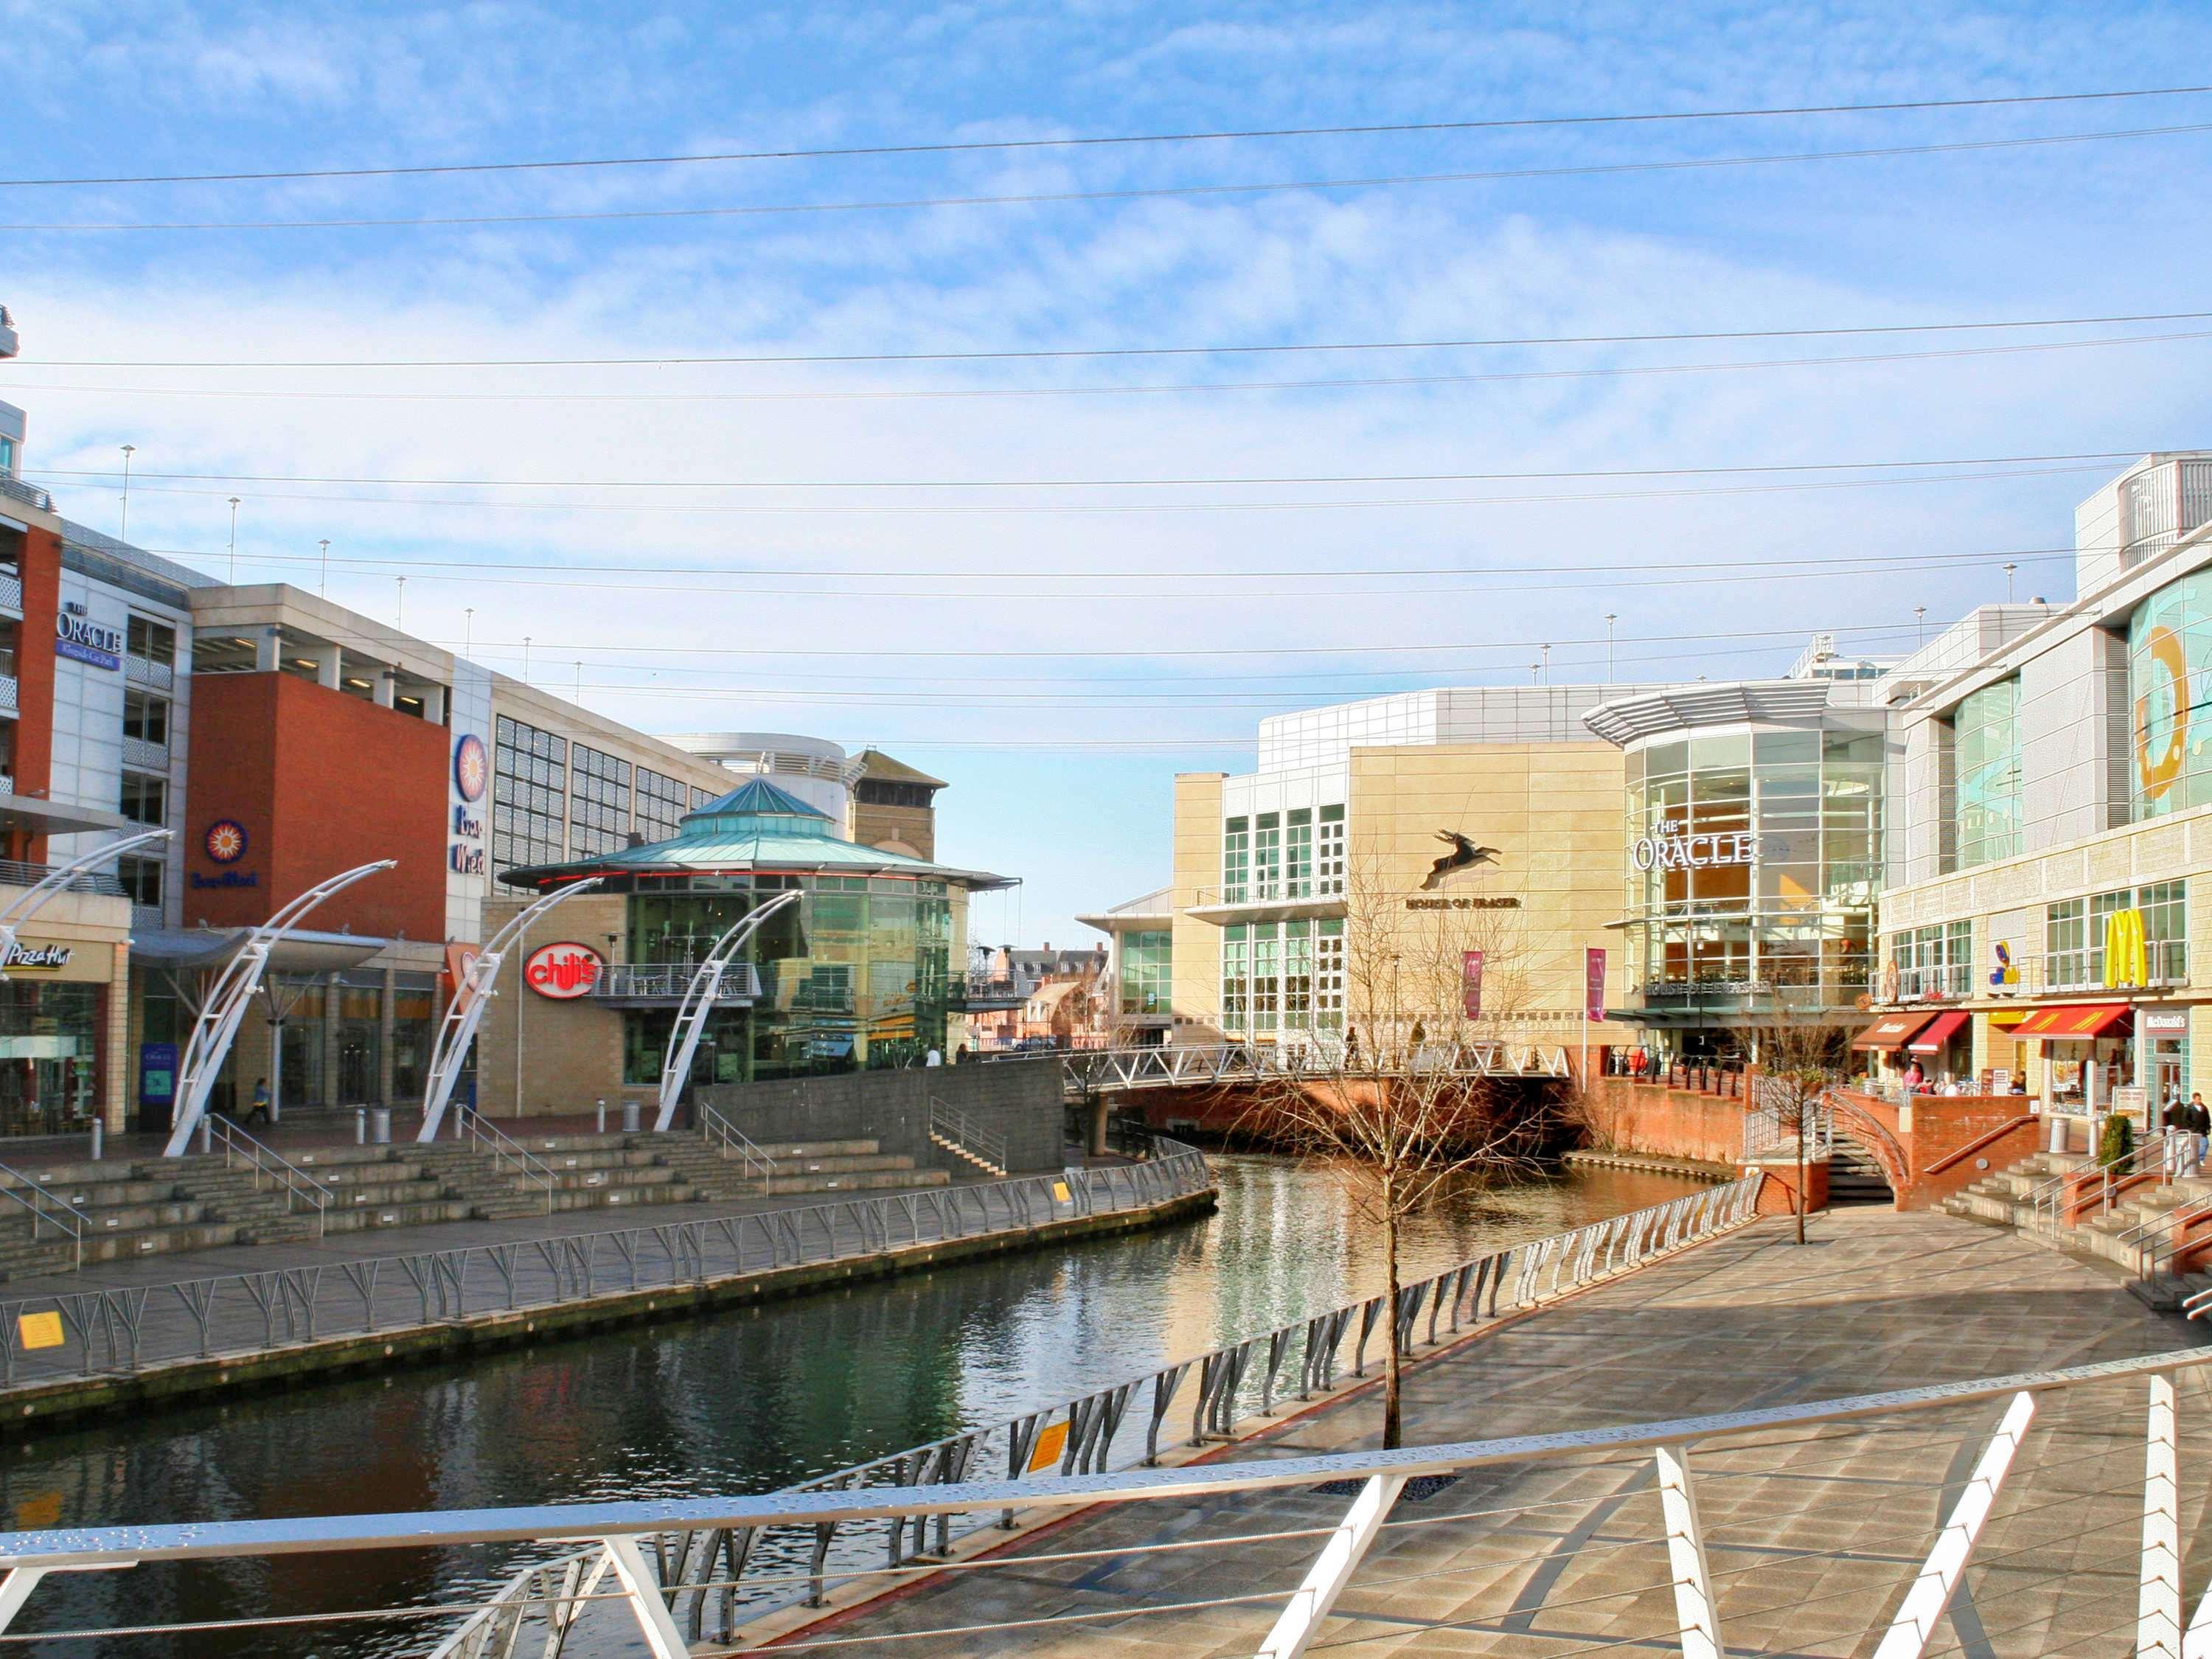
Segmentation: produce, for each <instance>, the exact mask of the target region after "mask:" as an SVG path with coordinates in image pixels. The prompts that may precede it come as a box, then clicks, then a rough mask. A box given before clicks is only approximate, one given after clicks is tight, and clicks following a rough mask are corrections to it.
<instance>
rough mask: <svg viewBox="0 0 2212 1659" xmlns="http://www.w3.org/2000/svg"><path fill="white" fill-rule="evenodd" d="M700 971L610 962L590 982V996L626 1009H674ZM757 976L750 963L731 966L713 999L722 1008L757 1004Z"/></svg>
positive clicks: (675, 965)
mask: <svg viewBox="0 0 2212 1659" xmlns="http://www.w3.org/2000/svg"><path fill="white" fill-rule="evenodd" d="M698 971H699V967H698V964H697V963H690V962H669V963H660V962H611V963H608V964H607V965H606V966H605V968H602V969H600V970H599V977H598V978H597V979H596V980H593V981H592V990H591V995H592V1000H595V1001H599V1002H606V1003H613V1004H617V1005H619V1006H625V1007H631V1008H647V1007H669V1008H672V1007H674V1006H676V1005H677V1004H678V1003H679V1002H681V1001H683V1000H684V993H685V992H687V991H689V990H690V988H691V981H692V978H693V976H694V975H696V974H697V973H698ZM760 994H761V990H760V975H759V974H758V973H757V972H756V971H755V969H754V968H753V965H752V963H750V962H733V963H731V964H730V965H729V966H728V967H727V968H726V969H723V970H722V988H721V992H720V994H719V995H718V996H717V997H716V998H715V999H714V1000H715V1001H717V1002H719V1003H725V1004H732V1005H736V1004H750V1003H753V1002H757V1001H758V1000H760Z"/></svg>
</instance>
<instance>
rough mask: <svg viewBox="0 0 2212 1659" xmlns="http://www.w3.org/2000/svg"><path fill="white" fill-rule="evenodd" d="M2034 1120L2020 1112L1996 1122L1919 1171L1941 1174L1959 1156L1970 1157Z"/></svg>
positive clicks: (1930, 1174)
mask: <svg viewBox="0 0 2212 1659" xmlns="http://www.w3.org/2000/svg"><path fill="white" fill-rule="evenodd" d="M2034 1121H2035V1118H2034V1116H2033V1115H2032V1114H2029V1113H2022V1114H2021V1115H2020V1116H2018V1117H2015V1118H2012V1119H2010V1120H2008V1121H2006V1122H2003V1123H2000V1124H1998V1125H1997V1127H1996V1128H1994V1129H1990V1130H1988V1131H1986V1132H1985V1133H1982V1134H1978V1135H1976V1136H1975V1137H1974V1138H1973V1139H1972V1140H1970V1141H1968V1142H1967V1143H1966V1145H1965V1146H1961V1147H1960V1148H1959V1150H1958V1151H1956V1152H1946V1153H1945V1154H1944V1155H1943V1156H1942V1158H1937V1159H1936V1161H1935V1162H1934V1163H1933V1164H1929V1165H1928V1166H1927V1168H1925V1169H1923V1170H1921V1172H1920V1173H1921V1174H1923V1175H1924V1176H1932V1175H1942V1173H1943V1171H1944V1170H1948V1169H1949V1168H1950V1167H1951V1166H1952V1165H1953V1164H1956V1163H1958V1162H1959V1161H1960V1159H1961V1158H1972V1156H1973V1155H1974V1154H1975V1153H1976V1152H1980V1151H1981V1150H1982V1148H1983V1147H1984V1146H1993V1145H1995V1144H1996V1142H1998V1141H2000V1140H2002V1139H2004V1138H2005V1137H2006V1136H2007V1135H2008V1134H2010V1133H2012V1132H2013V1131H2014V1130H2015V1129H2017V1128H2018V1127H2020V1126H2021V1124H2023V1123H2033V1122H2034Z"/></svg>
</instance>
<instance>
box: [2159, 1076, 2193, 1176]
mask: <svg viewBox="0 0 2212 1659" xmlns="http://www.w3.org/2000/svg"><path fill="white" fill-rule="evenodd" d="M2188 1120H2189V1112H2188V1109H2187V1108H2186V1107H2185V1106H2183V1105H2182V1103H2181V1097H2180V1096H2179V1095H2178V1094H2169V1095H2168V1096H2166V1109H2165V1111H2163V1112H2161V1113H2160V1115H2159V1120H2158V1124H2159V1127H2160V1130H2161V1131H2163V1132H2164V1136H2165V1145H2164V1146H2161V1147H2160V1154H2161V1156H2160V1163H2162V1164H2164V1165H2165V1167H2166V1179H2167V1180H2168V1181H2171V1180H2172V1179H2173V1178H2174V1176H2178V1175H2179V1174H2180V1173H2181V1166H2182V1164H2184V1163H2185V1162H2186V1161H2187V1153H2188V1151H2189V1121H2188Z"/></svg>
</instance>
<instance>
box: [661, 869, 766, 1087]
mask: <svg viewBox="0 0 2212 1659" xmlns="http://www.w3.org/2000/svg"><path fill="white" fill-rule="evenodd" d="M798 899H799V890H798V889H797V888H793V890H791V891H790V892H788V893H785V894H782V895H781V896H778V897H775V898H772V899H770V900H769V902H767V903H766V904H763V906H761V908H759V909H757V910H756V911H754V912H753V913H752V915H749V916H747V917H746V918H745V919H744V921H741V922H739V923H738V924H737V926H735V927H732V928H731V929H730V931H729V932H728V933H725V934H723V935H722V937H721V938H720V939H716V940H715V941H714V949H713V950H711V951H708V952H707V955H706V958H705V960H703V961H702V962H701V963H700V964H699V971H698V972H697V973H696V974H694V975H691V985H690V989H689V990H687V991H685V992H684V1002H683V1006H681V1007H679V1008H678V1010H677V1011H676V1024H675V1026H674V1028H673V1029H671V1030H670V1031H669V1033H668V1049H667V1052H666V1054H665V1055H664V1056H663V1057H662V1060H661V1064H660V1115H659V1116H658V1117H656V1118H654V1119H653V1128H654V1129H655V1130H664V1129H665V1128H667V1127H668V1126H669V1125H670V1124H671V1123H672V1122H674V1121H676V1103H677V1101H678V1098H679V1097H681V1096H682V1095H683V1093H684V1079H687V1078H689V1077H690V1075H691V1060H692V1057H693V1056H694V1055H695V1054H697V1053H698V1052H699V1038H700V1036H701V1034H702V1033H703V1032H704V1031H705V1030H706V1029H707V1013H708V1010H709V1009H711V1008H712V1007H714V999H715V998H716V997H717V996H719V995H720V994H721V989H722V974H723V971H724V969H727V968H728V967H729V965H730V958H731V957H732V956H734V955H736V954H737V951H738V946H739V945H743V944H744V942H745V941H746V940H747V939H750V938H751V937H752V936H753V933H754V931H755V930H756V929H757V928H758V927H759V926H760V925H761V923H763V922H764V921H767V920H768V919H769V917H770V916H772V915H775V913H776V912H777V911H779V910H781V909H782V908H783V907H784V906H785V905H787V904H792V903H795V902H797V901H798Z"/></svg>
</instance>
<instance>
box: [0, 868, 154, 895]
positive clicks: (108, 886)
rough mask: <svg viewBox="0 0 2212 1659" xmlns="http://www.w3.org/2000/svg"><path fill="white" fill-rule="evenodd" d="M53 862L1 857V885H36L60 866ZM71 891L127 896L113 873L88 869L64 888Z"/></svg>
mask: <svg viewBox="0 0 2212 1659" xmlns="http://www.w3.org/2000/svg"><path fill="white" fill-rule="evenodd" d="M60 867H61V866H58V865H52V864H26V863H24V862H23V861H22V860H20V859H0V885H4V886H9V887H36V886H37V885H38V884H40V882H42V881H44V880H45V879H46V878H47V877H48V876H51V875H52V874H53V873H54V872H55V871H56V870H57V869H58V868H60ZM64 891H67V892H71V893H104V894H106V896H108V897H109V898H127V897H129V896H130V895H129V893H128V892H127V891H126V890H125V888H124V885H123V883H122V882H121V880H120V879H118V878H117V877H115V876H113V875H112V874H106V873H103V872H92V871H88V872H86V873H84V874H83V875H81V876H78V877H77V878H76V879H74V880H73V881H71V882H70V884H69V886H68V887H67V888H66V889H64Z"/></svg>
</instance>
